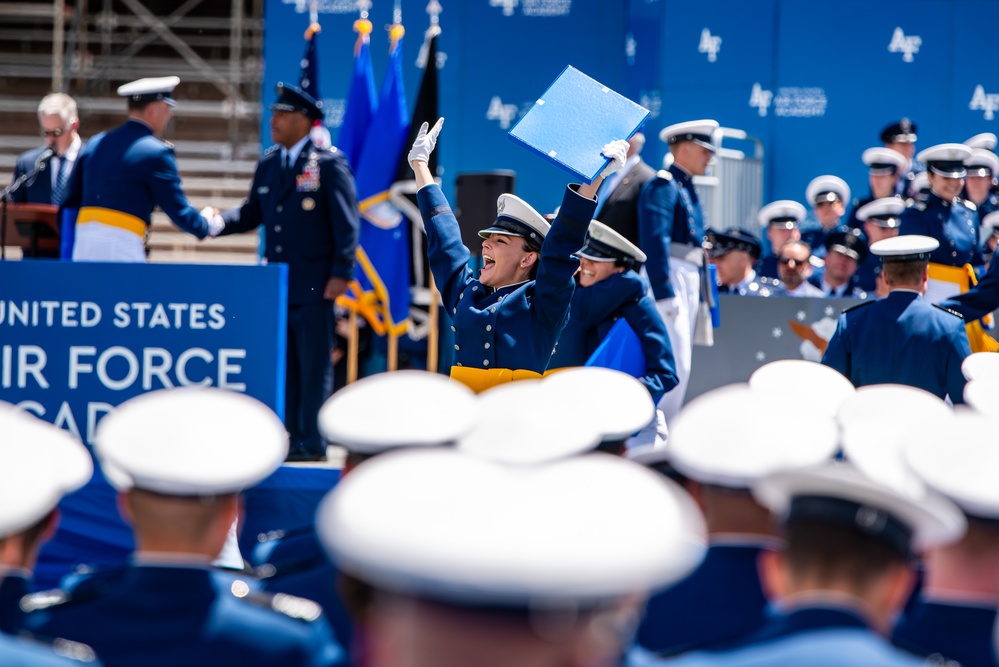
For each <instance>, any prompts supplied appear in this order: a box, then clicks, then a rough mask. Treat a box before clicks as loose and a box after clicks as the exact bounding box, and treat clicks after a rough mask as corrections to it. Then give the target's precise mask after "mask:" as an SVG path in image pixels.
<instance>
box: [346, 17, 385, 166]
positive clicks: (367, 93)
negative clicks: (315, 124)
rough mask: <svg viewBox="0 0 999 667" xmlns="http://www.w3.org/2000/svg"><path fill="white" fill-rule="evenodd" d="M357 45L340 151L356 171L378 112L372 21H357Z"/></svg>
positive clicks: (355, 25)
mask: <svg viewBox="0 0 999 667" xmlns="http://www.w3.org/2000/svg"><path fill="white" fill-rule="evenodd" d="M354 31H355V32H356V33H357V42H356V43H355V44H354V73H353V75H352V76H351V79H350V90H349V91H348V93H347V108H346V109H345V110H344V113H343V123H342V124H341V125H340V136H339V137H338V138H337V148H339V149H340V151H341V152H343V154H344V155H346V156H347V162H349V163H350V166H351V168H352V169H354V170H355V171H356V168H357V166H358V162H359V161H360V159H361V152H362V151H363V150H364V140H365V138H366V137H367V134H368V128H369V127H370V126H371V119H372V118H374V115H375V112H376V111H377V110H378V97H377V94H376V93H375V72H374V69H373V68H372V66H371V45H370V35H371V21H369V20H367V19H358V20H357V21H354Z"/></svg>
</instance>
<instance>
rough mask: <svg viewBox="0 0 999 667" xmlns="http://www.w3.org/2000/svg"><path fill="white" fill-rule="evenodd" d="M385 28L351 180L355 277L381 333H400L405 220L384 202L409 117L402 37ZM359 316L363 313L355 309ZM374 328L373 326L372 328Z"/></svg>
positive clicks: (405, 310) (406, 259)
mask: <svg viewBox="0 0 999 667" xmlns="http://www.w3.org/2000/svg"><path fill="white" fill-rule="evenodd" d="M404 32H405V31H404V30H403V28H402V26H401V25H399V24H396V25H393V26H392V28H391V47H390V48H391V51H390V55H389V66H388V72H387V73H386V75H385V80H384V81H383V82H382V94H381V99H380V101H379V103H378V111H377V112H376V113H375V116H374V118H372V119H371V126H370V127H369V128H368V134H367V137H366V139H365V142H364V150H363V152H362V153H361V155H360V158H359V160H358V163H357V169H356V171H355V174H354V178H355V180H356V182H357V199H358V202H359V208H360V210H361V238H360V247H359V248H358V253H357V255H358V270H357V272H356V278H357V281H358V283H360V285H361V289H362V290H363V292H364V293H366V294H370V293H372V292H373V293H374V294H375V296H376V297H377V298H378V301H379V302H381V308H380V310H381V311H382V315H383V316H384V317H387V320H386V321H385V322H384V327H385V330H386V331H387V332H392V333H396V334H399V333H402V332H403V331H405V328H406V320H407V319H408V318H409V301H410V299H409V282H410V276H409V267H410V256H409V253H410V250H409V227H410V225H409V221H408V220H407V219H406V217H405V216H403V215H402V214H401V213H400V212H399V210H398V209H396V208H395V207H394V206H393V205H392V204H391V203H390V202H389V189H390V188H391V186H392V183H393V182H394V181H395V174H396V167H397V165H398V162H399V156H400V155H402V152H403V150H405V143H406V138H407V136H408V134H409V114H408V112H407V109H406V91H405V87H404V85H403V78H402V36H403V34H404ZM361 312H362V314H363V313H364V311H363V310H362V311H361ZM375 328H376V330H377V329H378V328H379V327H378V326H377V325H376V327H375Z"/></svg>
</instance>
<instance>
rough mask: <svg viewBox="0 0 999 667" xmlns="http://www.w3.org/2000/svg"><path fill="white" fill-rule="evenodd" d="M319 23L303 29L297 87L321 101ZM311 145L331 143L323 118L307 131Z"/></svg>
mask: <svg viewBox="0 0 999 667" xmlns="http://www.w3.org/2000/svg"><path fill="white" fill-rule="evenodd" d="M321 29H322V28H320V26H319V23H318V22H316V21H313V22H312V23H310V24H309V27H308V29H306V31H305V55H303V56H302V72H301V74H299V77H298V87H299V88H301V89H302V90H304V91H305V92H306V93H308V94H309V95H311V96H312V99H314V100H317V101H319V102H320V103H321V102H322V99H323V97H322V95H320V94H319V54H318V53H317V52H316V49H317V47H316V35H318V34H319V32H320V30H321ZM309 138H310V139H312V145H314V146H316V147H317V148H329V147H330V146H332V145H333V142H332V140H331V139H330V131H329V130H327V129H326V123H325V121H324V119H322V118H319V119H316V121H315V122H313V124H312V130H311V131H310V132H309Z"/></svg>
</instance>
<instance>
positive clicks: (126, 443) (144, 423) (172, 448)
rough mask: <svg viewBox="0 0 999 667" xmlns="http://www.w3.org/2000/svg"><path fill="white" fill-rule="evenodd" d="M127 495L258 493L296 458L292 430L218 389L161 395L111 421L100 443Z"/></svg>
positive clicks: (127, 406) (103, 459)
mask: <svg viewBox="0 0 999 667" xmlns="http://www.w3.org/2000/svg"><path fill="white" fill-rule="evenodd" d="M94 447H95V451H96V453H97V458H98V460H99V461H100V463H101V468H102V470H103V471H104V474H105V476H106V477H107V478H108V481H109V482H111V484H112V485H113V486H114V487H115V488H117V489H119V490H124V489H130V488H133V487H134V488H139V489H143V490H146V491H153V492H155V493H161V494H164V495H169V496H214V495H222V494H227V493H236V492H238V491H241V490H242V489H245V488H247V487H250V486H253V485H254V484H256V483H257V482H260V481H261V480H263V479H264V478H265V477H267V476H268V475H270V474H271V473H272V472H274V471H275V470H277V469H278V467H279V466H280V465H281V463H282V462H283V461H284V458H285V456H286V455H287V453H288V434H287V432H286V431H285V428H284V424H282V423H281V420H280V419H278V417H277V415H275V414H274V412H272V411H271V409H270V408H268V407H267V406H266V405H264V404H263V403H261V402H260V401H258V400H257V399H255V398H252V397H250V396H247V395H245V394H239V393H236V392H232V391H226V390H223V389H216V388H213V387H183V388H176V389H161V390H158V391H152V392H149V393H146V394H142V395H140V396H136V397H135V398H131V399H129V400H127V401H125V402H124V403H122V404H121V405H119V406H118V407H117V408H116V409H115V411H114V412H112V413H111V414H109V415H107V416H106V417H104V419H102V420H101V423H100V424H99V425H98V427H97V436H96V438H95V443H94Z"/></svg>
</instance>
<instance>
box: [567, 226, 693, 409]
mask: <svg viewBox="0 0 999 667" xmlns="http://www.w3.org/2000/svg"><path fill="white" fill-rule="evenodd" d="M575 256H576V257H578V258H579V263H580V266H579V271H578V272H577V273H576V279H577V285H576V289H575V291H574V292H573V294H572V305H571V306H570V308H569V323H568V324H566V326H565V329H563V330H562V335H561V336H559V340H558V345H557V346H556V347H555V353H554V354H553V355H552V359H551V363H550V364H549V365H548V367H549V368H565V367H567V366H583V365H584V364H586V361H587V360H588V359H589V358H590V355H592V354H593V352H594V351H595V350H596V349H597V346H599V345H600V342H601V341H603V339H604V338H605V337H606V336H607V334H608V332H609V331H610V329H611V327H612V326H613V325H614V323H615V322H616V321H617V320H618V319H619V318H624V320H625V321H626V322H627V323H628V326H630V327H631V329H632V331H634V332H635V334H636V335H637V336H638V339H639V340H640V341H641V345H642V353H643V356H644V358H645V373H644V374H643V375H642V377H641V381H642V383H643V384H644V385H645V387H646V389H648V390H649V394H651V396H652V399H653V400H654V401H655V402H656V403H658V402H659V399H661V398H662V397H663V394H665V393H666V392H668V391H671V390H672V389H673V388H674V387H676V385H677V378H676V365H675V364H674V361H673V349H672V347H670V342H669V334H668V333H667V332H666V325H665V324H663V321H662V318H661V317H660V316H659V311H658V310H656V304H655V301H653V300H652V297H651V296H649V294H648V292H649V289H648V283H647V282H646V281H645V280H644V279H643V278H642V277H641V276H640V275H638V273H636V272H635V270H634V269H636V268H637V267H639V266H641V265H642V264H643V263H644V262H645V259H646V257H645V253H644V252H642V251H641V250H639V249H638V247H637V246H635V245H634V244H633V243H631V242H630V241H629V240H628V239H626V238H625V237H624V236H622V235H621V234H618V233H617V232H615V231H614V230H613V229H611V228H610V227H608V226H607V225H605V224H603V223H602V222H599V221H597V220H593V221H592V222H590V227H589V231H588V232H587V234H586V242H585V243H584V244H583V247H582V248H580V249H579V250H577V251H576V253H575Z"/></svg>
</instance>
